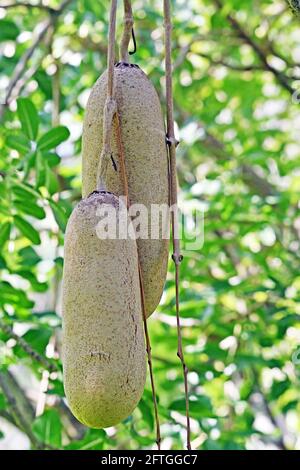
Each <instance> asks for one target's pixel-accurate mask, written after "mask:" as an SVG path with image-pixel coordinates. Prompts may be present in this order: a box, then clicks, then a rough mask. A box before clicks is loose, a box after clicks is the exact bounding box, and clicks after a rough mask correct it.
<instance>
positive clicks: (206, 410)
mask: <svg viewBox="0 0 300 470" xmlns="http://www.w3.org/2000/svg"><path fill="white" fill-rule="evenodd" d="M170 409H171V410H174V411H179V412H180V413H183V414H185V399H184V398H181V399H178V400H175V401H173V403H171V405H170ZM189 409H190V415H191V416H192V417H194V418H215V414H214V412H213V409H212V405H211V402H210V400H209V398H208V397H206V396H204V395H202V396H198V397H197V399H196V400H190V401H189Z"/></svg>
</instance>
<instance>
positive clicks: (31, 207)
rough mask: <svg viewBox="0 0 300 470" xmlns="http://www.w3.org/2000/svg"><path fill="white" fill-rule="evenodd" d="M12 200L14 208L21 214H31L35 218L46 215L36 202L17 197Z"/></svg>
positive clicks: (41, 217)
mask: <svg viewBox="0 0 300 470" xmlns="http://www.w3.org/2000/svg"><path fill="white" fill-rule="evenodd" d="M13 202H14V206H15V208H16V209H18V211H20V212H22V213H23V214H26V215H31V216H33V217H36V218H37V219H44V218H45V217H46V213H45V211H44V209H43V208H42V207H40V206H38V205H37V204H34V203H32V202H29V201H23V200H19V199H15V200H14V201H13Z"/></svg>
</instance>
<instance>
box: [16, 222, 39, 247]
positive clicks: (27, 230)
mask: <svg viewBox="0 0 300 470" xmlns="http://www.w3.org/2000/svg"><path fill="white" fill-rule="evenodd" d="M14 221H15V224H16V227H17V228H18V229H19V231H20V232H21V233H22V234H23V235H24V236H25V237H26V238H28V240H30V241H31V242H32V243H33V244H34V245H39V244H40V243H41V239H40V235H39V233H38V232H37V230H35V229H34V228H33V226H32V225H31V224H30V223H29V222H27V221H26V220H24V219H23V218H22V217H19V216H18V215H15V217H14Z"/></svg>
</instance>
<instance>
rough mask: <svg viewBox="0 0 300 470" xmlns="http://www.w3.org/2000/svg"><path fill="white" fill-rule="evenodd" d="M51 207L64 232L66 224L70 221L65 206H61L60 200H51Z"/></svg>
mask: <svg viewBox="0 0 300 470" xmlns="http://www.w3.org/2000/svg"><path fill="white" fill-rule="evenodd" d="M49 204H50V207H51V209H52V212H53V215H54V218H55V220H56V222H57V225H58V226H59V228H60V229H61V230H62V231H63V232H64V231H65V230H66V225H67V221H68V216H67V214H66V212H65V210H64V208H63V207H60V206H59V202H57V203H56V202H54V201H51V200H50V201H49Z"/></svg>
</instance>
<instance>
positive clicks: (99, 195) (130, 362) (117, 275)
mask: <svg viewBox="0 0 300 470" xmlns="http://www.w3.org/2000/svg"><path fill="white" fill-rule="evenodd" d="M103 207H109V208H111V207H113V208H114V209H115V210H116V213H117V215H119V211H120V207H119V201H118V198H116V197H115V196H114V195H113V194H110V193H106V192H94V193H93V194H91V195H90V196H89V197H87V198H86V199H83V200H82V201H81V202H80V203H79V204H78V205H77V206H76V208H75V209H74V211H73V213H72V215H71V217H70V219H69V222H68V226H67V231H66V236H65V264H64V281H63V369H64V386H65V392H66V397H67V399H68V403H69V406H70V408H71V410H72V412H73V414H74V415H75V416H76V418H77V419H78V420H79V421H81V422H82V423H83V424H85V425H87V426H90V427H92V428H104V427H108V426H112V425H115V424H117V423H119V422H120V421H122V420H123V419H124V418H126V417H127V416H128V415H129V414H130V413H131V412H132V411H133V409H134V408H135V406H136V405H137V403H138V401H139V400H140V398H141V395H142V393H143V389H144V384H145V377H146V358H145V343H144V333H143V319H142V311H141V297H140V288H139V278H138V262H137V247H136V242H135V240H130V239H123V240H122V239H99V237H98V232H97V224H98V223H99V219H100V213H99V210H100V209H101V208H102V209H103ZM125 215H126V217H127V214H126V212H125ZM109 217H110V216H109Z"/></svg>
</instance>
